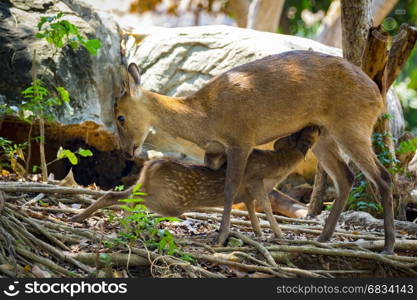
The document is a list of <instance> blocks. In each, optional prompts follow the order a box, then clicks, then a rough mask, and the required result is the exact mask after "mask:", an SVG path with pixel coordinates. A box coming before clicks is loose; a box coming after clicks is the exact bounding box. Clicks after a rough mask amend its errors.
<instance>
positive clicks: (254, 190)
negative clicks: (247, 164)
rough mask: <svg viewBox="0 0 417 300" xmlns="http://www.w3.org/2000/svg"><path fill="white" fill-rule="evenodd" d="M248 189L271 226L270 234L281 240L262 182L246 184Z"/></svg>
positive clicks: (279, 229) (280, 233) (256, 181)
mask: <svg viewBox="0 0 417 300" xmlns="http://www.w3.org/2000/svg"><path fill="white" fill-rule="evenodd" d="M248 188H249V191H250V193H251V196H252V197H253V198H255V199H256V200H258V201H260V202H261V205H262V209H263V210H264V212H265V214H266V218H267V219H268V222H269V225H270V226H271V229H272V232H273V233H274V235H275V237H277V238H282V231H281V228H279V225H278V223H277V220H276V219H275V217H274V214H273V213H272V207H271V202H270V201H269V197H268V194H267V193H266V191H265V188H264V185H263V182H262V180H255V181H253V182H252V181H249V182H248Z"/></svg>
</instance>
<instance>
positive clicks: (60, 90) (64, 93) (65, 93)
mask: <svg viewBox="0 0 417 300" xmlns="http://www.w3.org/2000/svg"><path fill="white" fill-rule="evenodd" d="M56 90H57V91H58V93H59V97H60V98H61V99H62V101H64V102H67V103H68V102H69V101H70V96H69V92H68V91H67V90H66V89H65V88H64V87H62V86H58V87H56Z"/></svg>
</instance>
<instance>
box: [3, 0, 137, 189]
mask: <svg viewBox="0 0 417 300" xmlns="http://www.w3.org/2000/svg"><path fill="white" fill-rule="evenodd" d="M58 12H64V14H65V15H64V19H66V20H68V21H70V22H71V23H73V24H75V25H76V26H77V27H78V28H79V31H80V33H81V34H82V35H84V36H86V37H87V38H89V39H93V38H95V39H99V40H100V41H101V44H102V48H101V49H100V50H99V51H98V54H97V56H92V55H90V54H89V53H88V52H87V51H86V50H85V49H84V48H83V47H80V48H78V49H76V50H73V49H71V48H70V47H68V46H66V47H64V48H63V49H62V50H60V49H58V50H57V51H56V53H55V51H54V50H52V49H51V47H50V46H49V45H48V44H47V43H46V41H44V40H39V39H37V38H35V34H36V32H37V29H36V25H37V23H38V22H39V19H40V18H41V17H42V16H53V15H56V14H57V13H58ZM120 41H121V37H120V35H119V27H118V25H117V24H116V23H115V22H114V20H113V19H112V17H111V16H109V15H107V14H105V13H99V12H97V11H95V10H94V9H92V8H91V7H90V6H89V5H88V4H86V3H84V2H81V1H79V0H53V1H52V0H32V1H25V0H8V1H1V2H0V103H1V102H3V103H6V104H8V105H14V104H16V103H19V102H20V101H21V100H22V96H21V94H20V93H21V91H22V90H23V89H25V88H26V87H28V86H29V85H30V83H31V81H32V78H31V69H32V58H33V53H34V51H35V50H36V65H37V75H38V78H39V79H40V80H41V81H42V82H43V83H44V84H45V85H46V86H47V87H48V89H49V90H50V91H54V86H64V87H65V88H66V89H67V90H68V91H69V93H70V95H71V101H70V103H69V105H67V106H66V107H61V108H59V109H58V110H57V111H56V112H55V113H56V119H57V121H58V124H56V123H54V124H48V125H47V126H46V145H47V147H46V158H47V161H48V162H49V161H53V160H54V158H56V153H57V150H58V148H59V147H60V146H63V147H65V148H67V149H71V150H73V151H75V150H77V149H78V147H83V148H88V147H90V148H91V150H92V151H93V153H94V156H93V157H91V158H81V159H80V163H79V164H78V165H77V166H71V165H70V164H69V163H68V162H67V161H66V160H60V161H57V162H55V163H52V164H51V165H49V167H48V169H49V171H50V172H53V173H54V174H55V177H56V178H57V179H60V178H62V177H64V176H65V175H66V172H68V170H69V169H70V168H71V167H72V169H73V173H74V176H75V179H76V181H77V182H78V183H80V184H84V185H88V184H91V183H96V184H97V185H99V186H101V187H103V188H112V187H114V186H115V185H119V184H127V183H126V182H125V183H124V180H123V178H124V177H125V176H126V175H129V174H130V173H133V172H134V173H138V170H137V168H135V165H134V163H133V162H132V161H128V160H126V159H125V158H124V157H123V155H122V154H121V153H120V151H117V150H115V148H116V145H117V142H116V140H115V136H114V135H113V134H112V132H111V130H110V131H109V130H107V131H106V130H103V129H104V128H107V129H112V126H113V122H112V120H113V104H114V98H115V97H116V96H117V95H118V94H119V89H120V86H121V72H120V67H121V55H120ZM80 122H81V123H80ZM100 125H105V126H100ZM27 132H28V127H27V124H24V123H21V122H19V121H17V120H15V119H10V118H6V119H3V120H0V136H2V137H5V138H8V139H10V140H13V141H14V142H16V143H23V142H25V141H26V140H27ZM37 135H39V133H38V132H37V127H36V126H35V127H34V131H33V136H37ZM32 149H33V150H34V153H33V155H32V160H31V164H34V165H39V164H40V163H39V154H38V153H36V151H37V149H38V147H37V144H36V143H33V144H32ZM131 183H133V182H132V181H130V182H129V184H131Z"/></svg>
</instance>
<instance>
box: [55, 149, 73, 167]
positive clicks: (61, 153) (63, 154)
mask: <svg viewBox="0 0 417 300" xmlns="http://www.w3.org/2000/svg"><path fill="white" fill-rule="evenodd" d="M56 157H57V158H58V159H63V158H67V159H68V160H69V162H70V163H71V164H72V165H77V164H78V158H77V156H75V154H74V152H72V151H71V150H68V149H63V148H62V147H60V148H59V150H58V153H57V155H56Z"/></svg>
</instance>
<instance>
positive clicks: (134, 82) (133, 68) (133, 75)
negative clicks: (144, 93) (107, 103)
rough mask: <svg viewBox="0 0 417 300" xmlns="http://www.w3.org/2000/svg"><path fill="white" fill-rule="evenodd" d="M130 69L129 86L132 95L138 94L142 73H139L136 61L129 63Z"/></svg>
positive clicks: (128, 68) (128, 69)
mask: <svg viewBox="0 0 417 300" xmlns="http://www.w3.org/2000/svg"><path fill="white" fill-rule="evenodd" d="M127 71H128V77H129V80H128V88H129V92H130V95H137V93H138V87H139V85H140V75H139V68H138V66H137V65H136V64H135V63H131V64H129V67H127Z"/></svg>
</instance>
